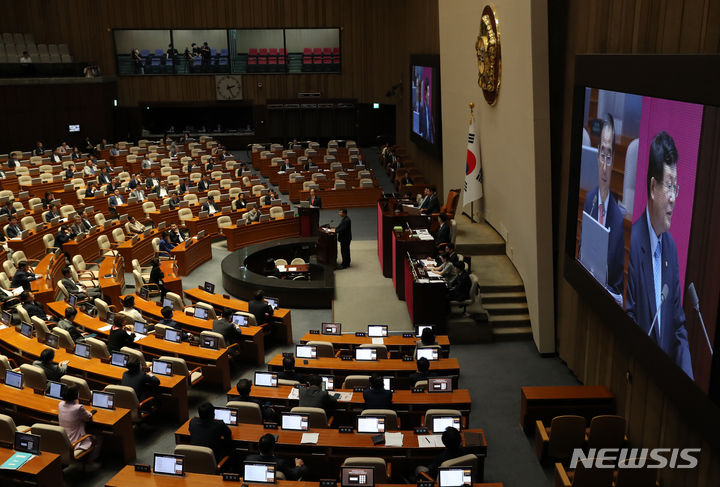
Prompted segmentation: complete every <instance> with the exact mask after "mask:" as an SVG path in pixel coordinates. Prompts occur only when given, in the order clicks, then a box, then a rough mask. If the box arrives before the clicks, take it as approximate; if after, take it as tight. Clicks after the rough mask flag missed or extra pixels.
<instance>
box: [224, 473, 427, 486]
mask: <svg viewBox="0 0 720 487" xmlns="http://www.w3.org/2000/svg"><path fill="white" fill-rule="evenodd" d="M222 479H223V481H225V482H240V474H239V473H230V472H223V474H222ZM428 483H430V484H432V482H428ZM430 487H432V486H430Z"/></svg>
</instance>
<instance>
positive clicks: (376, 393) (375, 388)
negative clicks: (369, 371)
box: [363, 373, 393, 409]
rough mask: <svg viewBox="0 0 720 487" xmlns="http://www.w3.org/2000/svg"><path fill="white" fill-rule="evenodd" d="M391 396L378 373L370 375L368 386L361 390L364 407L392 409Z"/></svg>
mask: <svg viewBox="0 0 720 487" xmlns="http://www.w3.org/2000/svg"><path fill="white" fill-rule="evenodd" d="M392 396H393V393H392V391H389V390H387V389H385V382H384V381H383V378H382V376H381V375H380V374H377V373H375V374H373V375H371V376H370V388H369V389H365V390H364V391H363V399H365V408H366V409H392Z"/></svg>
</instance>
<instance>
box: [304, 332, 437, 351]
mask: <svg viewBox="0 0 720 487" xmlns="http://www.w3.org/2000/svg"><path fill="white" fill-rule="evenodd" d="M311 340H312V341H321V342H329V343H332V344H333V346H334V347H335V348H341V349H350V350H352V349H355V348H356V347H358V346H360V345H364V344H370V343H372V340H373V339H372V338H371V337H368V336H364V337H359V336H355V333H343V334H342V335H322V334H321V335H311V334H310V332H307V333H305V334H304V335H303V336H302V338H301V339H300V343H301V344H302V343H307V342H309V341H311ZM418 340H419V338H416V337H415V332H414V331H413V336H412V337H409V338H405V337H403V336H402V335H390V336H386V337H383V345H385V346H386V347H387V349H388V352H390V351H400V352H403V351H404V352H411V353H412V352H413V351H414V350H415V345H416V343H417V341H418ZM435 341H436V342H437V344H438V345H440V347H442V350H443V355H444V356H445V357H447V356H448V354H449V353H450V338H448V336H447V335H438V336H436V337H435Z"/></svg>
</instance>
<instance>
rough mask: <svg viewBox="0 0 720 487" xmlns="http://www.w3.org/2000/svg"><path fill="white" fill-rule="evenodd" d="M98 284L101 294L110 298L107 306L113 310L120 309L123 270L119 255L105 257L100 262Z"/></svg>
mask: <svg viewBox="0 0 720 487" xmlns="http://www.w3.org/2000/svg"><path fill="white" fill-rule="evenodd" d="M98 282H99V283H100V289H101V290H102V293H103V294H104V295H105V296H107V297H108V298H110V302H109V303H108V304H111V305H113V306H115V309H122V302H121V301H120V294H122V290H123V288H124V287H125V268H124V263H123V258H122V256H121V255H118V256H115V257H105V258H104V259H103V260H102V262H100V266H99V270H98Z"/></svg>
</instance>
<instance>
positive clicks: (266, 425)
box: [263, 423, 278, 430]
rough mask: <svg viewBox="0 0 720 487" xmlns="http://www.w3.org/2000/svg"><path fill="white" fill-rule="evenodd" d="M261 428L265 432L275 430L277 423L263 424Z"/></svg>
mask: <svg viewBox="0 0 720 487" xmlns="http://www.w3.org/2000/svg"><path fill="white" fill-rule="evenodd" d="M263 428H265V429H266V430H276V429H278V424H277V423H263Z"/></svg>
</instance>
